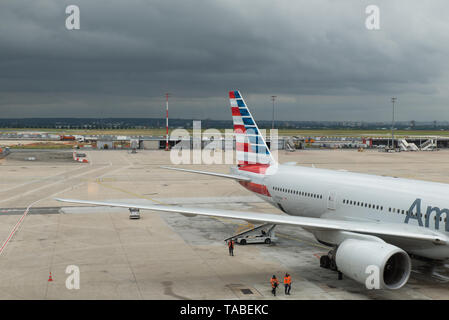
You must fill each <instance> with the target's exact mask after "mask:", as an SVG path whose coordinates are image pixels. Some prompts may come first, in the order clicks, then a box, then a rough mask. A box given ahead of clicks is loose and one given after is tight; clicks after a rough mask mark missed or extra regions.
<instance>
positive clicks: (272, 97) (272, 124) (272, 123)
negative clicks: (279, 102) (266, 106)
mask: <svg viewBox="0 0 449 320" xmlns="http://www.w3.org/2000/svg"><path fill="white" fill-rule="evenodd" d="M276 97H277V96H271V101H273V115H272V118H271V129H274V100H276Z"/></svg>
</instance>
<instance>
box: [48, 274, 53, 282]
mask: <svg viewBox="0 0 449 320" xmlns="http://www.w3.org/2000/svg"><path fill="white" fill-rule="evenodd" d="M50 281H53V278H52V277H51V272H50V277H48V282H50Z"/></svg>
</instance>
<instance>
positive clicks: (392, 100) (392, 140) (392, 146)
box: [391, 97, 397, 149]
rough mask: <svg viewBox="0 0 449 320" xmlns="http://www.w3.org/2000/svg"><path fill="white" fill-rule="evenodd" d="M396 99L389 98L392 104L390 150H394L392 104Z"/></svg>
mask: <svg viewBox="0 0 449 320" xmlns="http://www.w3.org/2000/svg"><path fill="white" fill-rule="evenodd" d="M396 100H397V98H395V97H393V98H391V102H392V104H393V117H392V120H391V148H392V149H394V103H395V102H396Z"/></svg>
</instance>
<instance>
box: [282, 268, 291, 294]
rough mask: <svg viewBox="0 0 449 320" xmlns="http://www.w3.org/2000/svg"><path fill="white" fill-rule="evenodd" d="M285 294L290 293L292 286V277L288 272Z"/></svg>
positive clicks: (285, 280) (285, 281) (285, 279)
mask: <svg viewBox="0 0 449 320" xmlns="http://www.w3.org/2000/svg"><path fill="white" fill-rule="evenodd" d="M284 286H285V294H288V295H290V289H291V288H292V277H291V276H290V275H289V274H288V273H286V274H285V277H284Z"/></svg>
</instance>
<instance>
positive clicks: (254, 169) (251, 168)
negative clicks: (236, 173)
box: [239, 163, 270, 174]
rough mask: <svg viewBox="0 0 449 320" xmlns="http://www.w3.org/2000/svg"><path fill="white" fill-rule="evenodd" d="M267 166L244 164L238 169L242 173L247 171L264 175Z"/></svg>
mask: <svg viewBox="0 0 449 320" xmlns="http://www.w3.org/2000/svg"><path fill="white" fill-rule="evenodd" d="M269 166H270V165H269V164H263V163H255V164H246V165H243V166H240V167H239V170H243V171H249V172H253V173H258V174H265V172H266V171H267V168H268V167H269Z"/></svg>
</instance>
